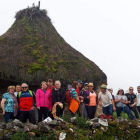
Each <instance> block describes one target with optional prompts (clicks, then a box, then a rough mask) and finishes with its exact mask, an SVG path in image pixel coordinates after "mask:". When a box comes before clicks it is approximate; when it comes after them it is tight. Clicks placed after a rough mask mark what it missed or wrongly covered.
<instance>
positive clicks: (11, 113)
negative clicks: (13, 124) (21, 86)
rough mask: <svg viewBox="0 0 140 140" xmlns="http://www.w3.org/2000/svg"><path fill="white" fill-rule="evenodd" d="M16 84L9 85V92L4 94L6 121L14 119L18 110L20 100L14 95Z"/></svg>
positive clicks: (3, 106)
mask: <svg viewBox="0 0 140 140" xmlns="http://www.w3.org/2000/svg"><path fill="white" fill-rule="evenodd" d="M14 91H15V86H9V87H8V89H7V93H4V94H3V96H2V101H1V107H2V111H3V115H4V120H5V122H6V123H8V122H9V120H13V119H14V118H15V117H16V115H17V111H18V102H17V98H16V96H15V95H14Z"/></svg>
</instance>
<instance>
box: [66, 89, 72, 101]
mask: <svg viewBox="0 0 140 140" xmlns="http://www.w3.org/2000/svg"><path fill="white" fill-rule="evenodd" d="M70 91H71V89H69V90H67V92H66V96H65V102H66V103H70V101H71V97H70Z"/></svg>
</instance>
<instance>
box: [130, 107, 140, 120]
mask: <svg viewBox="0 0 140 140" xmlns="http://www.w3.org/2000/svg"><path fill="white" fill-rule="evenodd" d="M129 109H130V110H132V111H133V112H134V114H135V117H136V119H139V115H138V111H137V107H136V106H133V107H130V106H129Z"/></svg>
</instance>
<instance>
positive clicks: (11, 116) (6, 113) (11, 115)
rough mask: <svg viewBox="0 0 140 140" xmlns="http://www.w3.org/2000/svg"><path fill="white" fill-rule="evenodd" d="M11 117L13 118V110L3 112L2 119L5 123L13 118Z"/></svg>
mask: <svg viewBox="0 0 140 140" xmlns="http://www.w3.org/2000/svg"><path fill="white" fill-rule="evenodd" d="M13 119H14V114H13V112H5V115H4V120H5V122H6V123H8V121H9V120H13Z"/></svg>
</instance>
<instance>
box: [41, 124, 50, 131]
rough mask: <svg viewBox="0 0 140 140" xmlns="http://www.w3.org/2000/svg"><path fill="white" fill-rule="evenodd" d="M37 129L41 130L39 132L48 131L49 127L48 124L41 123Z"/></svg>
mask: <svg viewBox="0 0 140 140" xmlns="http://www.w3.org/2000/svg"><path fill="white" fill-rule="evenodd" d="M39 130H40V131H41V132H43V133H48V132H49V131H50V127H49V125H47V124H46V125H41V126H40V127H39Z"/></svg>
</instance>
